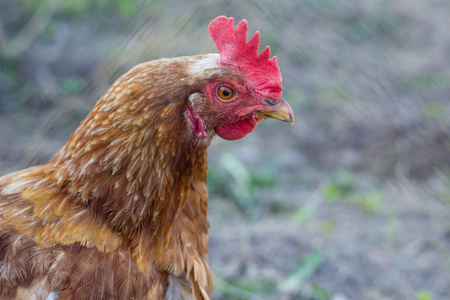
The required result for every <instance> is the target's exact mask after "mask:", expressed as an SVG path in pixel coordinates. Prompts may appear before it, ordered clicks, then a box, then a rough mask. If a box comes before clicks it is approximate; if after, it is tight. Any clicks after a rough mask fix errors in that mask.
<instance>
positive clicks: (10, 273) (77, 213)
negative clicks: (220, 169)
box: [0, 17, 293, 299]
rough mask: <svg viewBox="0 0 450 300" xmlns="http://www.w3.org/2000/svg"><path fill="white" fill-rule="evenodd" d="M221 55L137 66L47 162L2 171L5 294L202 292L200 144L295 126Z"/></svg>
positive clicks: (204, 237)
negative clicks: (262, 125) (266, 123)
mask: <svg viewBox="0 0 450 300" xmlns="http://www.w3.org/2000/svg"><path fill="white" fill-rule="evenodd" d="M220 18H225V17H220ZM222 20H224V19H222ZM227 20H229V19H227ZM231 20H232V19H231ZM231 26H232V23H231ZM238 26H239V25H238ZM245 31H246V28H245ZM216 43H217V42H216ZM219 50H220V49H219ZM221 55H222V53H221ZM221 55H220V56H219V54H208V55H199V56H192V57H179V58H171V59H160V60H155V61H151V62H148V63H144V64H141V65H138V66H136V67H134V68H133V69H132V70H130V71H129V72H128V73H126V74H125V75H123V76H122V77H121V78H119V79H118V80H117V81H116V82H115V83H114V84H113V85H112V86H111V87H110V88H109V89H108V91H107V92H106V93H105V95H104V96H103V97H102V98H101V99H100V100H99V101H98V103H97V104H96V106H95V107H94V109H93V110H92V111H91V113H90V114H89V115H88V116H87V117H86V119H85V120H84V121H82V122H81V124H80V125H79V126H78V127H77V129H76V130H75V132H74V133H73V134H72V136H71V137H70V138H69V140H68V142H67V143H66V145H65V146H64V147H63V148H62V149H61V150H60V151H59V152H58V153H57V154H56V155H55V156H54V157H53V158H52V159H51V160H50V161H49V162H48V163H47V164H45V165H40V166H36V167H32V168H29V169H26V170H23V171H19V172H16V173H12V174H9V175H6V176H4V177H2V178H0V298H1V299H56V298H58V299H209V297H210V294H211V290H212V278H211V272H210V270H209V267H208V262H207V261H208V227H209V223H208V220H207V204H208V195H207V189H206V179H207V157H206V151H207V147H208V146H209V144H210V142H211V139H212V138H213V137H214V136H215V135H216V134H217V135H219V136H221V137H223V138H226V139H237V138H241V137H243V136H245V135H246V134H248V133H249V132H251V131H252V130H253V129H254V128H255V127H256V124H257V123H258V121H259V119H260V118H266V117H272V118H276V119H280V120H283V121H289V122H293V113H292V110H291V109H290V108H289V106H288V105H287V104H286V103H285V102H284V101H283V100H282V99H281V98H280V96H281V90H280V91H278V90H277V86H275V87H274V89H275V94H274V92H273V89H271V88H269V89H267V88H266V87H264V88H255V85H254V82H252V80H250V79H249V77H248V72H247V73H245V72H243V71H242V70H239V68H236V67H233V66H231V65H230V64H228V63H224V59H222V60H221ZM270 87H273V85H270ZM280 88H281V86H280ZM278 92H279V95H278V94H277V93H278ZM274 95H275V97H277V98H274ZM228 96H231V97H230V98H231V100H230V98H228ZM223 97H224V98H227V99H224V98H223ZM268 99H269V100H268Z"/></svg>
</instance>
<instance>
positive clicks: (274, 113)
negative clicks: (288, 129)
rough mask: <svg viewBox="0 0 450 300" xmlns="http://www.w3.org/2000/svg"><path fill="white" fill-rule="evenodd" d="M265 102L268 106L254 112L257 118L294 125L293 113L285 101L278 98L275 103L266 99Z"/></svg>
mask: <svg viewBox="0 0 450 300" xmlns="http://www.w3.org/2000/svg"><path fill="white" fill-rule="evenodd" d="M266 102H267V104H268V105H266V107H265V108H263V109H258V110H257V111H255V112H256V116H257V118H262V119H266V118H272V119H276V120H280V121H283V122H289V123H291V124H294V122H295V117H294V112H293V111H292V108H291V107H290V106H289V104H287V102H286V101H284V100H283V99H281V98H280V101H278V102H276V101H275V100H274V99H271V98H269V99H266Z"/></svg>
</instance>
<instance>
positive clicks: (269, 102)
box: [264, 98, 278, 105]
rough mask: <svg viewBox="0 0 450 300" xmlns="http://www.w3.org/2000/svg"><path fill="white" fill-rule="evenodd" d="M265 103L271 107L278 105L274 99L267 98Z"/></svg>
mask: <svg viewBox="0 0 450 300" xmlns="http://www.w3.org/2000/svg"><path fill="white" fill-rule="evenodd" d="M264 101H265V102H266V103H267V104H270V105H276V104H277V103H278V101H277V100H275V99H273V98H266V99H264Z"/></svg>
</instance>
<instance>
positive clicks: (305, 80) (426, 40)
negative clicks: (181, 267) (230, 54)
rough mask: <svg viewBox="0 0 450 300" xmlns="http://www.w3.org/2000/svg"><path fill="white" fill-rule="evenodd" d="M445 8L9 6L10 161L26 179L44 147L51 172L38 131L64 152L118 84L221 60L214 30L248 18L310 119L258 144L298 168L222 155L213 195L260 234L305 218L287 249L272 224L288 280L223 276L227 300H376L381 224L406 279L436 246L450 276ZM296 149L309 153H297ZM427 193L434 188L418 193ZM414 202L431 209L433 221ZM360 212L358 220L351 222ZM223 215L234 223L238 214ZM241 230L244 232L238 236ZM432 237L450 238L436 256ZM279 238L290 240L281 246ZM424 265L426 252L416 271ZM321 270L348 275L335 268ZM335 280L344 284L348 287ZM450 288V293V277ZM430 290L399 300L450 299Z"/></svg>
mask: <svg viewBox="0 0 450 300" xmlns="http://www.w3.org/2000/svg"><path fill="white" fill-rule="evenodd" d="M438 2H439V3H438ZM438 2H433V1H429V2H425V1H418V2H416V3H414V4H412V3H410V2H409V1H395V2H393V1H390V2H389V1H384V0H378V1H352V0H346V1H345V0H342V1H341V0H340V1H334V0H302V1H285V2H273V1H254V0H251V1H222V0H221V1H192V2H189V3H188V2H183V1H173V0H171V1H160V0H153V1H150V0H148V1H146V0H132V1H130V0H98V1H89V0H14V1H2V2H1V3H0V16H1V24H0V26H1V27H0V126H2V127H1V128H0V132H2V133H3V134H5V135H8V136H12V137H14V138H12V139H13V140H14V141H15V142H16V144H15V145H14V146H11V147H9V144H10V143H9V141H10V140H11V139H10V140H8V142H5V141H4V138H5V137H4V136H2V141H1V143H0V151H2V152H0V158H1V159H2V160H1V161H0V162H3V163H4V164H7V166H8V167H9V168H11V169H12V168H16V169H17V168H18V167H22V166H23V167H25V166H28V165H29V164H30V162H29V161H27V162H25V163H24V164H23V165H18V161H19V160H21V159H22V157H26V155H25V154H26V153H28V152H30V150H29V149H32V151H31V152H33V153H32V155H31V156H32V157H33V160H32V162H33V163H35V162H45V161H47V160H48V158H49V156H51V155H52V154H53V153H54V151H53V148H52V149H51V151H50V150H47V152H51V153H50V154H49V153H47V152H45V151H44V152H45V154H41V155H42V157H40V158H39V159H38V160H35V158H34V157H35V156H37V155H39V154H38V153H36V152H37V151H35V148H36V147H30V146H29V145H27V143H28V142H30V141H29V140H30V135H31V136H34V137H35V139H37V140H40V141H42V143H47V144H48V145H53V143H55V144H56V145H53V146H52V147H54V148H57V147H58V146H60V145H61V144H62V143H63V142H64V138H66V137H67V136H68V135H69V134H70V132H71V131H72V130H73V128H74V126H76V124H77V123H78V122H79V121H80V119H81V118H83V117H84V116H85V114H86V113H87V112H88V111H89V109H90V108H91V107H92V106H93V104H94V102H95V101H96V99H98V97H99V96H100V95H101V94H102V93H103V92H104V91H105V89H106V88H107V87H108V86H109V85H110V84H111V82H112V81H114V80H115V79H116V78H117V77H118V76H119V75H121V74H122V73H123V72H124V71H126V70H127V69H128V68H129V67H131V66H133V65H134V64H137V63H139V62H142V61H145V60H149V59H153V58H156V57H170V56H175V55H190V54H199V53H207V52H212V51H214V52H215V51H216V50H215V48H214V47H213V44H212V42H211V41H210V39H209V37H208V35H207V30H206V26H207V24H208V22H209V21H210V20H211V19H212V18H214V17H215V16H217V15H222V14H225V15H229V16H234V17H235V19H236V20H240V19H242V18H246V19H247V20H249V26H250V30H251V31H253V30H256V29H258V30H261V33H262V35H261V38H262V44H264V45H265V44H268V45H270V46H271V49H272V53H273V54H276V55H277V57H278V61H279V64H280V68H281V71H282V75H283V87H284V92H283V98H285V99H286V100H287V101H288V102H289V103H290V104H291V105H292V107H293V108H294V110H295V113H296V119H297V123H296V125H295V126H293V127H292V128H289V129H287V130H286V129H285V128H286V127H281V125H280V127H276V126H273V127H272V126H271V125H267V126H265V124H261V125H259V126H258V129H257V130H256V131H255V133H254V134H257V135H260V136H259V137H258V138H257V139H255V140H256V142H255V141H253V143H257V146H258V147H255V149H259V151H261V152H267V153H268V154H267V156H275V154H274V151H273V150H271V148H273V147H270V144H271V143H275V144H276V143H279V144H280V145H282V147H279V148H282V149H279V148H278V147H277V155H279V157H283V158H284V159H286V161H284V162H283V161H277V160H276V159H272V158H269V159H265V160H264V161H263V163H253V165H252V164H251V163H249V162H248V159H246V158H245V157H244V156H242V155H241V154H240V153H239V150H232V151H225V150H223V149H218V148H220V146H219V147H217V148H216V149H213V150H212V151H215V152H214V154H215V155H217V157H218V158H217V159H216V160H214V161H212V162H211V163H210V168H209V170H208V189H209V192H210V194H211V199H214V201H220V199H224V200H226V201H222V202H226V203H227V204H228V203H232V207H235V208H236V209H237V210H238V211H240V212H241V213H242V215H243V217H242V219H245V220H248V222H249V223H251V224H253V223H255V222H256V221H260V220H261V219H264V220H263V221H265V220H266V219H268V220H270V219H271V217H272V216H274V218H275V220H276V221H274V222H273V223H274V224H278V223H280V224H285V223H283V222H285V221H286V222H287V221H290V220H291V219H292V223H287V224H289V226H286V228H283V230H282V231H283V232H282V233H280V236H282V237H285V239H284V240H283V239H281V238H279V239H275V241H276V242H274V239H273V238H274V237H278V235H276V234H274V233H273V232H271V231H270V232H269V233H265V231H264V230H262V229H261V231H260V234H261V235H263V239H264V240H267V244H266V245H264V247H261V248H260V249H256V248H255V249H254V251H255V252H256V251H259V252H261V251H264V249H266V248H269V246H270V247H273V248H270V249H277V248H276V247H275V246H278V247H279V248H278V249H281V248H288V247H296V248H295V249H294V252H295V253H296V254H295V255H291V256H286V257H285V260H283V263H280V262H279V261H277V265H274V266H271V269H273V270H274V272H275V273H276V274H277V276H284V278H278V281H277V280H274V279H268V278H266V277H264V276H260V277H259V276H257V277H254V278H250V277H249V276H247V273H246V272H237V274H236V273H233V274H232V275H230V274H224V275H223V276H222V277H223V278H222V277H220V276H218V277H217V278H216V280H215V287H214V295H217V297H218V298H219V299H280V298H281V297H280V293H281V294H283V293H282V292H281V291H280V286H283V285H284V286H285V287H287V289H288V290H295V289H296V288H297V287H299V286H301V287H302V288H303V289H302V290H301V291H298V290H296V291H295V292H293V294H290V293H285V294H283V296H284V298H283V299H309V300H312V299H317V300H319V299H334V296H335V295H336V294H340V293H342V292H346V293H348V296H349V297H348V299H364V298H365V296H367V294H365V293H366V292H367V290H366V289H367V288H373V281H371V280H370V279H372V278H371V277H367V278H366V275H365V274H372V273H373V274H374V275H373V276H376V275H375V274H380V273H381V274H382V275H381V276H380V277H382V278H381V279H379V281H380V282H384V281H383V279H384V277H385V276H384V274H385V273H386V266H384V268H385V269H383V265H382V264H380V263H379V262H377V263H376V264H375V266H372V269H361V266H360V265H359V263H360V262H361V261H366V260H368V261H370V260H371V257H372V256H373V253H370V255H372V256H370V255H369V254H368V253H369V251H371V249H370V247H372V246H373V245H369V246H368V245H367V244H364V241H363V240H362V239H361V238H360V236H361V235H364V236H369V235H370V233H366V232H364V229H365V227H367V226H372V224H373V223H370V225H367V224H369V223H367V224H366V223H365V220H366V219H368V218H370V219H371V221H374V222H375V221H378V224H377V225H378V226H379V228H380V232H381V240H383V237H384V238H385V242H387V243H389V245H388V246H385V245H381V246H382V247H388V248H389V249H390V250H391V251H393V255H392V257H390V259H392V263H391V261H389V267H388V268H389V274H393V275H392V276H394V275H395V274H397V276H400V275H404V274H402V272H405V269H406V270H407V272H410V270H411V268H410V267H408V268H405V267H404V266H403V265H402V262H400V263H399V262H398V261H395V259H396V258H397V257H403V254H405V253H406V252H408V251H411V252H414V251H417V252H418V253H419V252H420V253H422V252H421V251H422V250H423V249H427V250H423V251H424V255H425V254H426V255H428V256H427V257H429V256H431V255H433V254H435V256H436V253H435V252H437V253H438V254H437V256H439V258H440V259H441V260H442V261H445V262H446V263H447V265H446V267H447V269H446V271H447V273H449V272H448V270H449V268H450V267H449V266H450V263H449V261H450V260H449V257H450V255H449V253H450V252H449V250H448V240H447V239H448V237H446V235H445V232H444V231H442V232H438V231H437V229H436V228H437V226H436V224H435V223H433V222H437V223H439V224H440V225H441V226H442V227H445V226H447V227H448V224H449V221H448V217H447V216H448V211H447V210H448V208H449V207H450V188H449V187H450V175H449V174H450V172H449V166H450V138H449V136H450V130H449V128H450V118H449V115H450V110H449V109H450V107H449V103H450V102H449V101H448V99H447V98H448V96H447V95H448V92H449V86H450V75H449V74H450V72H449V70H450V69H449V64H448V62H449V60H448V51H447V50H448V49H447V48H448V47H447V46H446V45H447V44H448V40H449V39H448V30H447V28H448V26H447V25H448V24H449V23H448V21H447V20H448V19H449V18H448V16H450V9H449V5H448V4H447V3H446V2H445V1H444V2H443V1H438ZM436 7H437V8H436ZM2 12H3V13H2ZM2 33H3V34H2ZM55 116H56V117H55ZM36 120H38V121H36ZM36 124H39V126H36ZM41 124H43V125H41ZM55 128H56V129H55ZM280 128H283V132H281V129H280ZM2 130H3V131H2ZM56 131H58V132H63V134H61V138H60V139H59V140H58V143H60V144H58V143H57V142H55V140H56V138H55V132H56ZM17 137H18V138H17ZM53 139H55V140H53ZM24 141H25V142H24ZM280 141H282V143H280ZM250 142H252V141H251V139H245V140H244V141H242V142H241V141H236V142H235V143H234V145H236V146H235V147H236V149H240V148H239V147H245V145H246V143H250ZM18 144H20V145H21V147H22V148H19V146H18ZM48 145H47V146H48ZM14 147H15V148H14ZM49 147H50V146H49ZM16 149H28V150H27V151H28V152H27V151H25V150H21V151H18V150H16ZM56 150H57V149H56ZM270 151H272V152H270ZM292 152H295V153H296V154H298V155H294V156H292ZM23 153H25V154H23ZM348 153H350V156H348ZM292 157H294V158H292ZM349 157H350V158H349ZM250 160H251V159H250ZM2 170H4V167H3V166H2ZM413 171H414V172H413ZM417 174H418V175H417ZM427 184H429V186H428V187H429V190H431V192H424V193H416V190H420V189H421V188H422V186H427ZM385 185H388V187H390V186H392V185H400V187H401V191H402V192H401V193H400V192H397V193H392V191H391V192H389V189H386V188H385ZM405 191H406V192H405ZM403 192H404V193H406V195H407V196H404V194H403ZM390 193H391V194H390ZM409 193H410V194H409ZM417 194H420V196H417ZM310 195H312V196H310ZM398 195H401V196H403V197H407V198H408V201H409V202H406V205H398V207H401V208H398V207H396V206H395V205H392V203H397V202H399V201H400V200H399V198H398ZM400 198H401V197H400ZM434 198H437V199H439V200H440V202H439V201H437V202H439V205H443V207H444V209H441V206H439V208H438V209H435V211H437V212H434V211H432V209H431V208H430V207H433V205H434V204H435V203H436V202H434ZM280 199H281V200H280ZM388 199H389V200H388ZM411 203H413V204H415V205H417V203H420V204H422V205H423V207H426V208H423V209H422V211H419V212H417V211H414V209H415V206H414V205H410V204H411ZM223 207H225V206H223ZM228 207H229V206H227V208H228ZM224 210H226V209H224ZM348 210H350V211H351V213H352V214H351V216H352V218H355V219H349V218H348V217H347V215H350V214H346V212H348ZM342 212H343V215H344V216H345V220H346V221H348V222H351V223H352V224H356V223H357V224H358V226H357V227H358V229H360V230H361V231H362V233H361V234H360V235H355V236H356V238H355V237H354V238H353V239H351V236H349V235H347V234H349V233H347V232H344V233H342V230H343V229H342V228H344V230H346V228H347V227H345V226H341V225H342V224H341V223H342V222H344V223H345V222H346V221H343V219H344V218H341V219H339V216H338V214H339V213H342ZM221 213H224V215H225V216H228V215H227V214H226V213H227V211H223V212H221ZM355 215H357V217H355ZM284 216H286V218H284ZM416 216H419V217H417V220H415V219H414V220H413V221H414V224H415V223H417V224H419V225H420V226H419V225H418V229H417V228H415V229H414V230H413V229H410V228H409V226H407V225H405V222H408V220H409V218H414V217H416ZM424 216H426V217H424ZM280 218H281V219H280ZM255 219H256V220H255ZM239 220H241V219H239ZM214 221H215V220H211V223H212V224H213V223H214ZM227 222H228V220H225V221H224V223H226V224H228V223H227ZM241 222H242V221H241ZM421 222H423V223H421ZM429 223H433V225H434V226H435V227H433V226H428V225H429ZM260 224H261V226H262V227H265V226H267V227H270V226H271V225H270V224H268V223H264V222H262V221H261V223H260ZM240 225H241V226H247V225H248V224H243V225H242V224H240ZM352 227H354V226H352ZM240 228H241V227H238V224H236V230H239V229H240ZM439 228H440V227H439ZM371 229H372V228H369V229H368V230H367V232H371ZM223 230H229V228H225V229H223ZM303 230H304V231H305V232H303ZM421 230H423V232H425V234H423V232H422V231H421ZM433 230H434V231H433ZM411 231H417V232H413V233H411ZM309 232H313V233H314V236H313V237H312V236H311V235H308V233H309ZM215 234H216V235H218V236H220V237H221V238H225V237H224V236H226V235H225V234H223V232H219V233H217V232H216V233H215ZM238 234H242V235H244V234H245V233H236V235H238ZM304 234H305V235H304ZM421 234H423V235H421ZM447 234H448V233H447ZM339 236H342V238H343V239H344V240H343V241H342V240H339ZM241 238H242V239H245V238H248V237H241ZM327 238H332V240H326V239H327ZM430 238H432V239H441V240H440V241H438V242H436V243H435V244H433V245H434V246H435V247H429V245H428V244H427V243H429V239H430ZM408 239H410V240H408ZM280 240H282V241H283V242H279V241H280ZM293 240H295V243H294V242H293ZM377 241H380V239H378V240H377ZM382 242H383V241H380V244H383V243H382ZM275 243H278V244H279V245H275V246H274V245H272V244H275ZM331 243H332V247H330V246H329V245H330V244H331ZM422 243H423V244H422ZM211 247H212V248H211V249H212V250H216V251H218V252H220V251H228V249H217V248H213V247H215V245H211ZM216 247H217V246H216ZM395 247H398V248H395ZM415 247H418V249H421V250H420V251H419V250H417V249H416V248H415ZM430 248H432V249H431V250H429V249H430ZM233 249H234V250H233V251H237V252H233V253H232V256H236V257H240V256H241V254H240V253H239V251H238V250H236V248H233ZM305 249H308V250H307V251H310V250H309V249H312V250H311V251H312V252H310V254H309V255H304V256H302V257H301V259H300V261H299V262H298V264H297V265H295V264H296V262H297V260H298V259H299V256H301V255H303V254H302V253H303V252H302V251H300V250H305ZM315 249H320V251H316V252H314V250H315ZM349 249H350V250H349ZM355 249H356V250H355ZM405 249H406V250H405ZM305 251H306V250H305ZM345 251H348V252H345ZM352 251H353V252H352ZM395 251H397V252H395ZM425 251H430V252H426V253H425ZM433 251H435V252H433ZM408 253H409V252H408ZM400 254H401V255H400ZM259 255H261V254H260V253H259ZM255 256H256V255H255ZM269 256H273V255H269ZM375 256H376V255H375ZM325 257H326V259H325ZM342 257H344V258H346V259H348V257H351V259H350V260H347V261H344V263H345V265H346V266H347V267H346V268H350V267H352V266H353V267H354V269H353V270H352V272H350V273H345V274H344V275H342V274H341V273H340V272H342V270H341V268H338V267H336V265H339V264H340V263H341V261H342ZM368 257H369V258H368ZM333 259H335V261H333ZM408 259H410V258H408ZM396 262H397V264H395V263H396ZM214 263H216V264H218V263H217V262H214V261H213V262H212V265H213V267H214ZM247 263H249V264H250V262H247ZM253 263H254V264H256V265H257V264H258V263H259V261H258V260H257V259H255V262H253ZM414 263H415V261H414V257H413V258H411V259H410V263H409V264H414ZM224 264H226V261H225V262H224ZM368 265H369V263H368ZM355 266H356V267H355ZM257 267H258V266H256V267H255V268H257ZM333 267H336V268H333ZM364 267H365V268H366V267H367V266H364ZM369 267H370V265H369ZM369 267H367V268H369ZM402 267H403V268H402ZM422 267H423V266H422ZM321 268H324V269H325V268H333V269H332V271H328V272H320V270H321ZM346 268H344V269H346ZM429 268H432V271H430V269H427V270H425V271H419V270H417V271H415V272H417V274H418V275H417V276H418V277H420V278H423V280H424V281H426V283H427V284H432V283H435V282H436V281H437V279H434V281H433V280H432V279H429V278H428V276H424V274H427V275H428V274H441V273H437V272H438V271H437V264H434V265H432V264H430V266H429ZM417 269H418V268H417ZM335 272H336V276H343V277H342V278H338V279H336V278H334V277H333V276H334V275H335V274H334V273H335ZM361 272H362V273H363V274H361ZM420 272H424V273H420ZM325 273H326V274H325ZM399 273H400V275H399ZM324 274H325V275H324ZM386 278H387V277H386ZM319 279H320V280H321V281H320V280H319ZM387 280H388V279H387ZM440 280H441V281H445V280H447V286H448V276H447V277H445V276H441V279H440ZM317 282H321V284H317ZM322 282H325V283H324V284H323V285H322ZM347 283H349V284H347ZM386 285H387V286H388V288H386ZM390 285H392V282H390V281H389V282H388V283H386V282H384V286H382V285H381V284H380V285H379V286H378V285H377V287H376V288H379V290H380V293H381V294H383V293H384V290H383V288H384V289H385V290H391V289H389V286H390ZM417 286H418V285H417V281H413V280H411V281H410V283H409V285H406V284H405V285H403V286H400V285H398V286H396V289H397V288H398V290H396V292H395V293H396V294H395V295H402V296H404V295H409V296H410V297H411V295H415V294H414V293H416V298H417V299H418V300H432V299H435V298H436V299H437V298H438V295H440V294H443V295H448V291H444V292H440V293H439V292H437V291H434V290H431V288H430V291H428V290H424V291H419V292H416V291H417V290H416V287H417ZM424 286H425V285H424ZM391 288H392V287H391ZM433 288H434V286H433ZM404 289H406V292H405V290H404ZM408 289H409V290H408ZM436 289H437V288H436ZM411 290H412V292H411ZM447 290H448V288H447ZM445 293H447V294H445ZM286 295H288V296H286ZM286 297H287V298H286ZM391 298H395V296H392V297H391ZM398 298H402V297H401V296H399V297H398ZM403 298H404V297H403Z"/></svg>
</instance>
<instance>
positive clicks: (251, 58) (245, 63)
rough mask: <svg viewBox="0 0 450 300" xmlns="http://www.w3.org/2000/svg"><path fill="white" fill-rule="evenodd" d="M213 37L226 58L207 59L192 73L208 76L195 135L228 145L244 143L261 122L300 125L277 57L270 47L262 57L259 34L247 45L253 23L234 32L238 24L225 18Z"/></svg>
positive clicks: (192, 111) (191, 111)
mask: <svg viewBox="0 0 450 300" xmlns="http://www.w3.org/2000/svg"><path fill="white" fill-rule="evenodd" d="M209 33H210V35H211V37H212V38H213V40H214V42H215V43H216V46H217V48H218V50H219V53H220V56H219V57H217V56H214V55H210V56H205V57H202V58H201V59H199V61H197V62H196V63H194V64H193V65H192V66H191V68H190V70H191V71H192V73H197V76H200V75H203V76H205V75H208V76H209V82H207V83H206V84H205V85H204V86H203V87H202V88H201V91H200V93H196V94H193V95H191V97H190V98H189V100H190V104H189V105H188V108H187V114H188V116H189V118H190V122H191V128H192V132H193V133H194V135H195V136H197V137H198V138H201V139H204V138H206V137H207V136H208V135H212V134H213V131H214V132H215V133H216V134H217V135H219V136H220V137H222V138H224V139H226V140H236V139H240V138H243V137H244V136H246V135H247V134H249V133H250V132H252V131H253V130H254V129H255V128H256V125H257V124H258V122H259V120H260V119H261V118H274V119H278V120H281V121H285V122H290V123H294V113H293V111H292V109H291V108H290V107H289V105H288V104H287V103H286V102H285V101H284V100H283V99H282V98H281V93H282V86H281V75H280V70H279V68H278V64H277V60H276V57H273V58H272V59H270V49H269V47H266V49H265V50H264V51H262V52H261V53H259V54H258V46H259V32H256V33H255V35H253V37H252V38H251V39H250V41H249V42H248V43H247V42H246V37H247V22H246V21H245V20H243V21H241V22H239V24H238V25H237V27H236V29H233V18H226V17H219V18H217V19H215V20H214V21H213V22H211V24H210V25H209Z"/></svg>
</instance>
